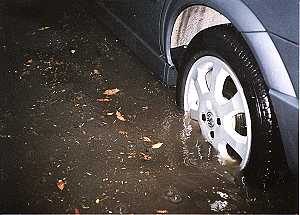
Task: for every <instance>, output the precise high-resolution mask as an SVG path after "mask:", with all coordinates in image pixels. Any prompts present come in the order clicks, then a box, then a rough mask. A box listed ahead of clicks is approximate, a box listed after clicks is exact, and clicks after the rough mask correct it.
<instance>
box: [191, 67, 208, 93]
mask: <svg viewBox="0 0 300 215" xmlns="http://www.w3.org/2000/svg"><path fill="white" fill-rule="evenodd" d="M207 72H208V70H206V69H204V68H197V75H196V77H195V78H194V80H193V81H194V86H195V88H196V90H197V94H198V97H199V98H202V97H203V96H204V95H205V94H206V93H208V92H209V90H208V87H207V85H206V79H205V76H206V74H207Z"/></svg>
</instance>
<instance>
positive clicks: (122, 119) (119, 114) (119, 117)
mask: <svg viewBox="0 0 300 215" xmlns="http://www.w3.org/2000/svg"><path fill="white" fill-rule="evenodd" d="M116 116H117V118H118V119H119V120H121V121H123V122H125V121H126V119H125V118H124V117H123V115H122V113H121V112H119V111H117V112H116Z"/></svg>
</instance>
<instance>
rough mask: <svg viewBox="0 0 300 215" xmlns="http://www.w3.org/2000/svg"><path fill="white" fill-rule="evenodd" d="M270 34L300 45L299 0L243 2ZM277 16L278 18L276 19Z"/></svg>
mask: <svg viewBox="0 0 300 215" xmlns="http://www.w3.org/2000/svg"><path fill="white" fill-rule="evenodd" d="M243 2H244V3H245V4H246V5H247V6H248V7H249V8H250V9H251V10H252V11H254V12H255V15H256V16H257V18H258V19H259V20H261V21H262V22H263V25H264V27H265V28H266V30H267V31H268V32H272V33H273V34H276V35H278V36H280V37H282V38H285V39H286V40H290V41H292V42H294V43H297V44H299V30H297V29H299V0H263V1H262V0H243ZM274 15H276V17H274Z"/></svg>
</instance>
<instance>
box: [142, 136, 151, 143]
mask: <svg viewBox="0 0 300 215" xmlns="http://www.w3.org/2000/svg"><path fill="white" fill-rule="evenodd" d="M143 140H144V142H152V141H151V139H150V138H149V137H143Z"/></svg>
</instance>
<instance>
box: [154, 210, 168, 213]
mask: <svg viewBox="0 0 300 215" xmlns="http://www.w3.org/2000/svg"><path fill="white" fill-rule="evenodd" d="M156 213H159V214H166V213H168V211H167V210H156Z"/></svg>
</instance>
